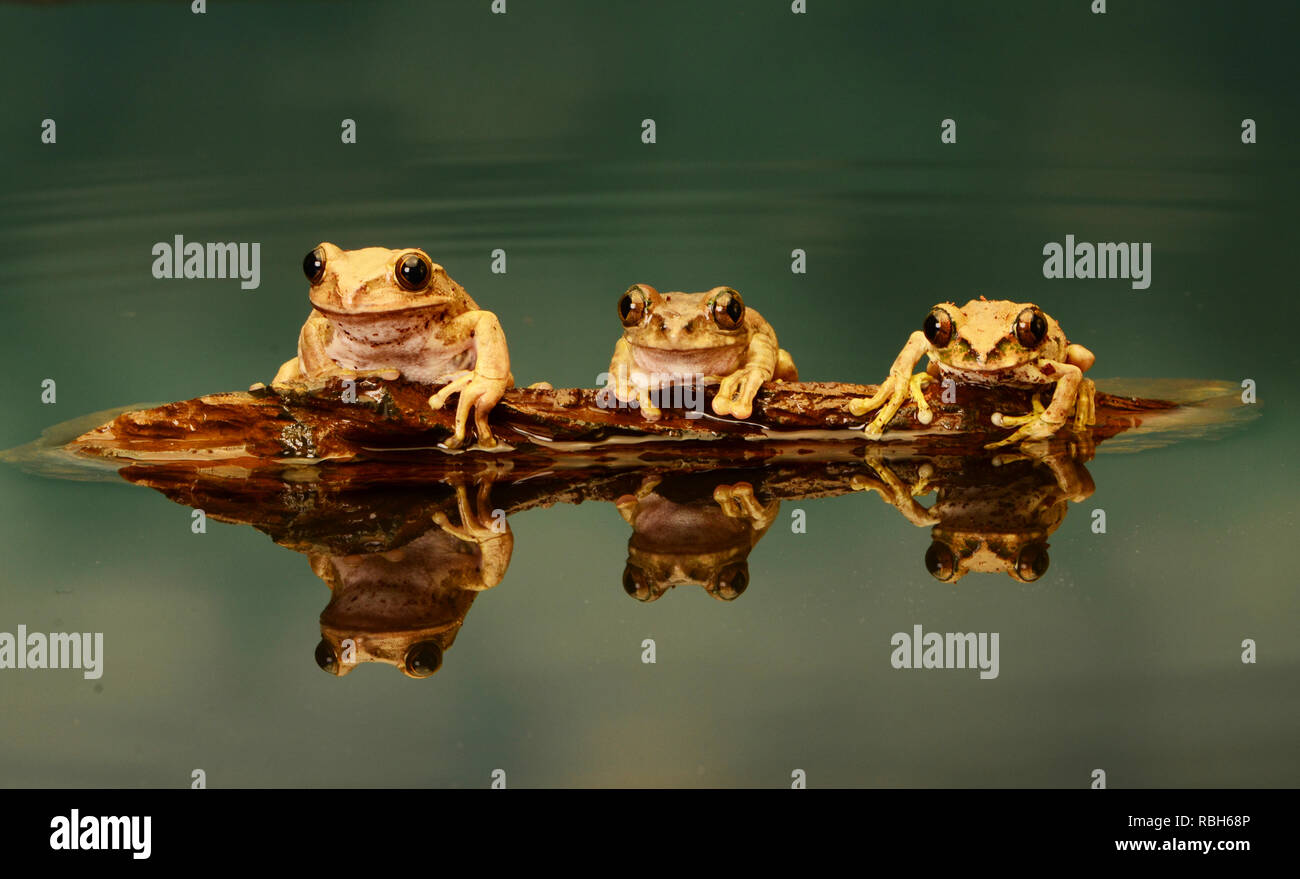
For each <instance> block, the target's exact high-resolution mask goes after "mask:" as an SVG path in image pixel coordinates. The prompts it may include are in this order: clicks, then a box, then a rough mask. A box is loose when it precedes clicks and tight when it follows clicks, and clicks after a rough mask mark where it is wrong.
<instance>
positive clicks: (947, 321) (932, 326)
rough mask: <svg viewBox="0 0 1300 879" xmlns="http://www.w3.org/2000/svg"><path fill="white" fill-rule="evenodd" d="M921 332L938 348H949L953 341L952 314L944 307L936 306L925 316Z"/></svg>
mask: <svg viewBox="0 0 1300 879" xmlns="http://www.w3.org/2000/svg"><path fill="white" fill-rule="evenodd" d="M921 332H923V333H925V338H926V339H928V340H929V342H930V344H931V345H933V346H934V347H936V348H947V347H948V343H949V342H951V341H952V315H950V314H949V313H948V312H947V311H945V310H944V309H942V308H935V309H933V310H931V312H930V313H929V314H927V315H926V316H925V321H924V322H922V324H921Z"/></svg>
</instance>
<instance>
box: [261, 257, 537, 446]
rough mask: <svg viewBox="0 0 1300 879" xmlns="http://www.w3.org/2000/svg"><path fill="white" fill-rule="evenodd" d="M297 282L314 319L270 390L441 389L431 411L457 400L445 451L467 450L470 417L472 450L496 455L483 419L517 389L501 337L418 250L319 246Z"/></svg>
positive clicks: (494, 322)
mask: <svg viewBox="0 0 1300 879" xmlns="http://www.w3.org/2000/svg"><path fill="white" fill-rule="evenodd" d="M303 272H304V274H306V276H307V280H308V281H309V282H310V284H311V287H310V290H309V293H308V297H309V299H310V300H311V304H312V312H311V314H310V316H308V318H307V322H306V323H305V324H303V327H302V331H301V332H300V333H299V335H298V355H297V356H296V357H294V358H292V359H290V360H288V361H286V362H285V363H284V364H283V365H282V366H281V367H280V369H279V370H278V371H277V373H276V375H275V378H274V379H273V380H272V382H271V385H272V387H273V388H284V387H288V386H292V385H294V384H303V383H311V382H316V381H321V380H324V379H328V378H333V377H340V378H350V379H357V378H362V377H377V378H381V379H384V380H389V381H391V380H395V379H397V378H399V377H400V378H405V379H407V380H408V381H412V382H418V383H423V384H431V385H436V384H439V383H442V382H445V384H443V385H442V387H441V388H440V389H439V390H438V391H437V393H435V394H433V395H432V396H431V397H429V401H428V402H429V406H430V407H432V408H433V409H441V408H442V407H443V406H444V405H445V404H446V402H447V400H448V399H449V398H450V397H451V396H452V395H453V394H459V395H460V396H459V400H458V402H457V406H456V416H455V422H454V430H453V434H452V436H451V437H449V438H448V439H447V440H446V441H445V443H444V445H445V446H446V447H448V448H451V449H459V448H462V447H463V446H464V445H465V444H466V442H467V425H468V421H469V416H470V413H471V412H472V413H473V415H474V424H475V430H476V437H477V442H478V445H479V446H481V447H484V448H492V447H494V446H495V445H496V438H495V437H494V436H493V435H492V429H491V427H490V426H489V425H488V414H489V413H490V412H491V411H492V408H493V407H494V406H495V405H496V404H497V403H498V402H499V401H500V400H501V397H502V395H503V394H504V393H505V391H506V390H507V389H509V388H511V387H513V386H514V377H513V375H512V374H511V372H510V354H509V352H508V351H507V349H506V337H505V332H504V331H503V330H502V328H501V322H500V321H499V320H498V319H497V316H496V315H495V314H493V313H492V312H490V311H484V310H482V309H480V308H479V307H478V305H477V304H475V302H474V300H473V299H471V298H470V297H469V294H468V293H466V292H465V289H464V288H463V287H461V285H460V284H457V283H456V282H455V281H454V280H452V279H451V278H450V277H449V276H448V275H447V272H446V270H445V269H444V268H443V267H442V266H441V265H438V264H437V263H435V262H434V261H433V260H432V259H430V258H429V255H428V254H427V253H425V252H424V251H423V250H421V249H419V248H404V249H400V250H390V249H388V248H384V247H364V248H361V249H359V250H343V249H341V248H339V247H337V246H336V245H334V244H331V243H329V242H322V243H321V244H319V245H317V246H316V247H315V248H314V249H312V250H311V251H309V252H308V254H307V256H306V257H305V258H304V259H303Z"/></svg>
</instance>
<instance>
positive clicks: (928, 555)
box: [925, 540, 957, 580]
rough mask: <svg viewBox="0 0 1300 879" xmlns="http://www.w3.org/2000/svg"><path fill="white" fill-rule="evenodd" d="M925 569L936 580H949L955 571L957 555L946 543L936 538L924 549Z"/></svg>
mask: <svg viewBox="0 0 1300 879" xmlns="http://www.w3.org/2000/svg"><path fill="white" fill-rule="evenodd" d="M925 569H926V570H927V571H929V572H930V576H931V577H933V578H934V579H936V580H951V579H952V575H953V574H955V573H957V557H956V556H954V555H953V554H952V550H951V549H949V548H948V546H947V545H946V544H943V543H940V542H939V541H937V540H936V541H934V542H933V543H931V544H930V548H929V549H927V550H926V551H925Z"/></svg>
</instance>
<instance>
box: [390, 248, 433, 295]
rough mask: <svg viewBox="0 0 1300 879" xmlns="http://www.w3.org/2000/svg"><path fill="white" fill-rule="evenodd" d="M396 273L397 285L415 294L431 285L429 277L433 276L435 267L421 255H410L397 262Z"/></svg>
mask: <svg viewBox="0 0 1300 879" xmlns="http://www.w3.org/2000/svg"><path fill="white" fill-rule="evenodd" d="M394 273H395V274H396V275H397V283H398V284H400V285H401V287H402V289H403V290H410V291H411V292H415V291H417V290H423V289H424V288H425V287H427V286H428V285H429V276H430V275H432V274H433V267H432V266H430V265H429V261H428V260H427V259H425V258H424V257H423V256H421V255H420V254H418V253H408V254H407V255H406V256H404V257H402V258H401V259H399V260H398V261H397V265H396V266H394Z"/></svg>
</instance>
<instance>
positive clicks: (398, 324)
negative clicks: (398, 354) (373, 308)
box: [324, 309, 436, 348]
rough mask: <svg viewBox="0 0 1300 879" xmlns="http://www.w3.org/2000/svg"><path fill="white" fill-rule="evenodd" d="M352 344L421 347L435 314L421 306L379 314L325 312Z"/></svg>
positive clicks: (372, 346)
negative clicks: (419, 307) (420, 307)
mask: <svg viewBox="0 0 1300 879" xmlns="http://www.w3.org/2000/svg"><path fill="white" fill-rule="evenodd" d="M324 314H325V317H326V318H327V319H328V320H329V322H330V324H331V325H332V326H333V327H334V330H335V332H336V333H337V334H338V335H339V336H341V337H342V339H341V340H340V341H344V342H345V344H347V345H348V346H349V347H360V348H386V347H398V348H400V347H406V346H410V347H420V346H421V345H422V344H423V341H424V339H425V338H427V336H428V334H429V327H430V326H431V325H432V324H433V321H434V318H435V317H436V315H435V314H434V313H433V312H430V311H427V310H420V309H411V310H408V311H397V312H387V313H378V314H343V313H341V312H324Z"/></svg>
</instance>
